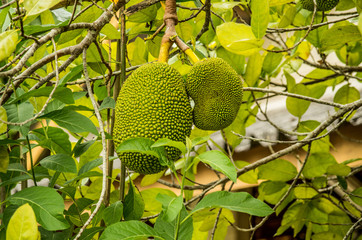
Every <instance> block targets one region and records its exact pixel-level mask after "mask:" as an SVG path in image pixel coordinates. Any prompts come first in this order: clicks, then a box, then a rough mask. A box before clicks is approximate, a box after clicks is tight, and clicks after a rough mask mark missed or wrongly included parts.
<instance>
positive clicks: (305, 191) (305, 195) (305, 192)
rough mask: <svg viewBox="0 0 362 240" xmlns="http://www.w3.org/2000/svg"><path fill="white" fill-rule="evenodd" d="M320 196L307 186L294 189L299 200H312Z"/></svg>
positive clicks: (300, 185)
mask: <svg viewBox="0 0 362 240" xmlns="http://www.w3.org/2000/svg"><path fill="white" fill-rule="evenodd" d="M317 195H318V192H317V191H316V190H315V189H314V188H312V187H310V186H308V185H307V184H299V185H298V186H296V187H295V188H294V196H295V197H296V198H298V199H303V200H304V199H310V198H313V197H315V196H317Z"/></svg>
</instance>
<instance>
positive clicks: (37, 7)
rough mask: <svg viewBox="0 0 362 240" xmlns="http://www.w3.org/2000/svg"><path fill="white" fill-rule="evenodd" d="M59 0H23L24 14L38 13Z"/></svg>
mask: <svg viewBox="0 0 362 240" xmlns="http://www.w3.org/2000/svg"><path fill="white" fill-rule="evenodd" d="M59 2H60V0H24V8H25V10H26V13H27V14H26V16H32V15H37V14H40V13H42V12H44V11H46V10H48V9H50V8H52V7H53V6H55V5H56V4H57V3H59Z"/></svg>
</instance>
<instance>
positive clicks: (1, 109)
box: [0, 106, 8, 133]
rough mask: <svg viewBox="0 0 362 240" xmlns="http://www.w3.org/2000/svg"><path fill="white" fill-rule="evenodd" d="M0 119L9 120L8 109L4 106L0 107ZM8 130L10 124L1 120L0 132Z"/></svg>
mask: <svg viewBox="0 0 362 240" xmlns="http://www.w3.org/2000/svg"><path fill="white" fill-rule="evenodd" d="M0 119H1V120H3V121H5V122H6V121H7V120H8V116H7V115H6V110H5V108H4V107H2V106H1V107H0ZM7 130H8V125H7V124H5V123H3V122H0V133H3V132H6V131H7Z"/></svg>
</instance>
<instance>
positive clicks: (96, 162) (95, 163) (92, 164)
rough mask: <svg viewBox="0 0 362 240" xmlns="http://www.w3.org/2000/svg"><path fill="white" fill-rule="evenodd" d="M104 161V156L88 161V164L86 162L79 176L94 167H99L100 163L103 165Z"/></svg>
mask: <svg viewBox="0 0 362 240" xmlns="http://www.w3.org/2000/svg"><path fill="white" fill-rule="evenodd" d="M102 162H103V159H102V158H97V159H95V160H93V161H90V162H87V163H86V164H84V165H83V166H82V167H81V168H80V169H79V172H78V176H80V175H82V174H83V173H86V172H89V171H91V170H92V169H94V168H96V167H98V166H99V165H101V164H102Z"/></svg>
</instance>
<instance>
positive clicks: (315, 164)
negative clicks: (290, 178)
mask: <svg viewBox="0 0 362 240" xmlns="http://www.w3.org/2000/svg"><path fill="white" fill-rule="evenodd" d="M336 163H337V161H336V159H335V158H334V157H333V156H332V155H331V154H330V153H327V152H320V153H313V154H311V155H310V156H309V158H308V160H307V163H306V164H305V167H304V169H303V175H304V176H305V177H306V178H313V177H318V176H322V175H323V174H325V173H326V172H327V169H328V167H329V166H331V165H334V164H336Z"/></svg>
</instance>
